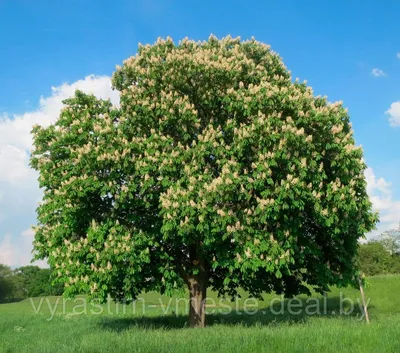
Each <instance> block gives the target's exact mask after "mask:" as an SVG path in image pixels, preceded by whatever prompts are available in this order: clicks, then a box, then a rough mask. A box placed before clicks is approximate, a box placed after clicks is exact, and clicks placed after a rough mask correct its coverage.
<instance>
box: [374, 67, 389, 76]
mask: <svg viewBox="0 0 400 353" xmlns="http://www.w3.org/2000/svg"><path fill="white" fill-rule="evenodd" d="M371 75H372V76H374V77H384V76H386V74H385V72H384V71H383V70H382V69H378V68H374V69H372V71H371Z"/></svg>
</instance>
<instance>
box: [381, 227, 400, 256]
mask: <svg viewBox="0 0 400 353" xmlns="http://www.w3.org/2000/svg"><path fill="white" fill-rule="evenodd" d="M380 238H381V239H380V242H381V243H382V244H383V246H384V247H385V248H386V250H388V251H389V252H390V254H391V255H400V224H399V227H398V228H397V229H389V230H387V231H385V232H383V233H382V234H381V236H380Z"/></svg>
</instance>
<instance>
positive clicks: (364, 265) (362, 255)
mask: <svg viewBox="0 0 400 353" xmlns="http://www.w3.org/2000/svg"><path fill="white" fill-rule="evenodd" d="M358 266H359V268H360V270H361V272H363V273H364V274H365V275H367V276H374V275H380V274H391V273H400V225H399V227H398V228H397V229H391V230H388V231H386V232H384V233H382V234H381V235H380V236H379V237H378V238H377V239H373V240H371V241H369V242H367V243H365V244H361V245H360V247H359V249H358Z"/></svg>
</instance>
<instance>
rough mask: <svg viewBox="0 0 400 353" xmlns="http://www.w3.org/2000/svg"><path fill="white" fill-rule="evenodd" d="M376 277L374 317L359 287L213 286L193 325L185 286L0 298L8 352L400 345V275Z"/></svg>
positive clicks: (392, 348) (371, 294)
mask: <svg viewBox="0 0 400 353" xmlns="http://www.w3.org/2000/svg"><path fill="white" fill-rule="evenodd" d="M368 282H369V285H368V286H367V288H366V289H365V292H366V297H367V300H368V304H369V315H370V320H371V322H370V324H367V323H366V322H365V318H364V317H363V310H362V306H361V299H360V293H359V291H358V290H356V289H353V288H341V289H339V288H332V290H331V292H330V293H328V295H327V296H325V297H324V296H320V295H315V296H313V297H311V298H306V297H299V298H295V299H293V300H285V299H282V298H281V297H280V296H278V295H273V294H268V295H265V296H264V300H263V301H256V300H255V299H253V298H248V296H247V295H246V293H241V298H240V299H236V300H235V301H230V300H228V299H223V300H222V299H219V298H217V296H216V295H215V293H209V299H208V300H207V312H208V316H207V327H206V328H205V329H190V328H188V327H187V326H186V321H187V316H186V314H187V299H186V295H185V293H182V295H177V296H175V297H173V298H169V297H165V296H160V295H159V294H157V293H146V294H144V295H143V296H141V297H140V298H138V300H137V301H136V302H134V303H131V304H129V305H124V304H123V303H119V304H115V303H113V302H110V303H107V304H104V305H101V306H100V305H93V304H91V303H89V302H88V301H87V300H86V298H85V297H77V298H76V299H75V300H66V299H63V298H62V297H46V298H31V299H27V300H23V301H20V302H15V303H8V304H0V352H18V353H19V352H57V353H61V352H400V305H399V304H400V296H399V293H400V276H396V275H386V276H376V277H371V278H369V280H368Z"/></svg>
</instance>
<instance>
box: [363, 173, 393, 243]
mask: <svg viewBox="0 0 400 353" xmlns="http://www.w3.org/2000/svg"><path fill="white" fill-rule="evenodd" d="M365 178H366V179H367V183H368V186H367V191H368V195H369V197H370V199H371V201H372V204H373V207H374V210H375V211H379V214H380V223H379V225H378V227H377V230H375V231H374V232H372V233H371V234H370V236H375V235H378V234H380V233H382V232H383V231H385V230H388V229H394V228H397V226H398V224H399V222H400V200H396V199H395V198H394V196H393V191H392V185H391V183H389V182H387V181H386V180H385V179H384V178H377V177H376V175H375V173H374V171H373V170H372V169H371V168H367V169H366V171H365Z"/></svg>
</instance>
